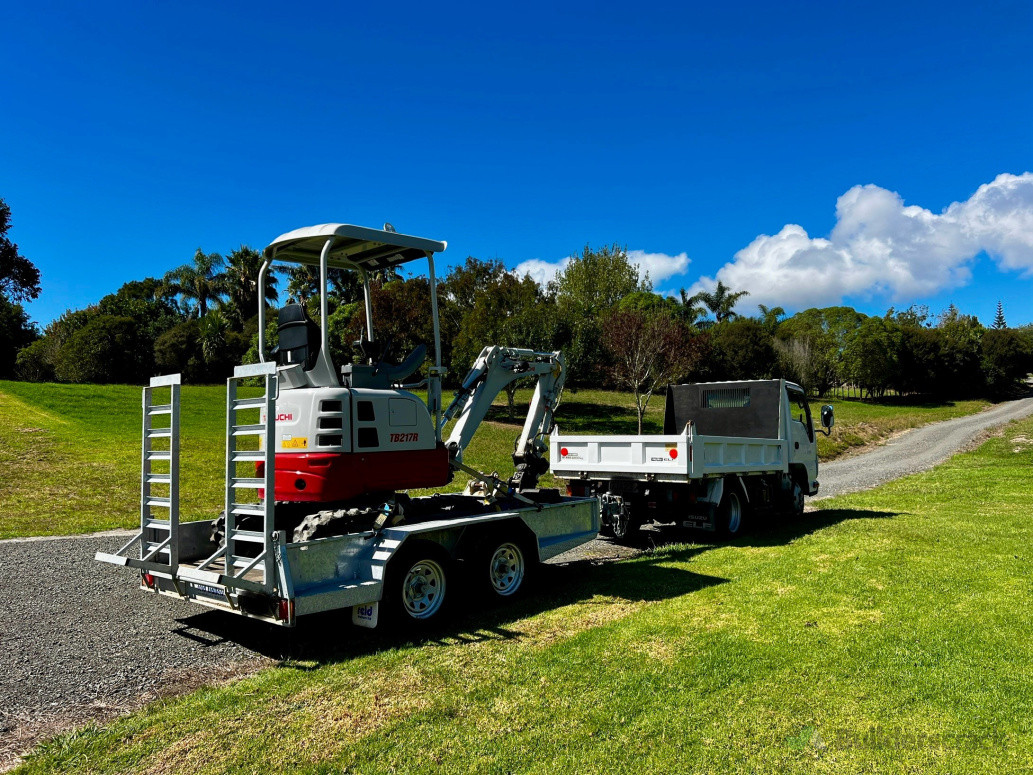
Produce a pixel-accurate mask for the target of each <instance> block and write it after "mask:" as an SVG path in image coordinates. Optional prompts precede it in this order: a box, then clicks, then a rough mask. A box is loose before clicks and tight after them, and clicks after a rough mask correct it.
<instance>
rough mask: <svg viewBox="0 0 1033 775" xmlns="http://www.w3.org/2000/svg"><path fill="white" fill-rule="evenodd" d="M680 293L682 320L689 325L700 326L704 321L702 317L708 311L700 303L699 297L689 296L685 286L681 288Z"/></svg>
mask: <svg viewBox="0 0 1033 775" xmlns="http://www.w3.org/2000/svg"><path fill="white" fill-rule="evenodd" d="M680 293H681V304H682V310H681V313H682V314H681V316H682V321H683V322H684V323H685V325H687V326H699V325H700V324H701V323H702V322H703V321H702V320H701V318H703V316H704V315H706V314H707V313H706V311H705V310H704V309H703V308H702V307H701V306H700V305H699V299H698V298H696V296H689V294H687V293H686V292H685V289H684V288H682V289H681V291H680Z"/></svg>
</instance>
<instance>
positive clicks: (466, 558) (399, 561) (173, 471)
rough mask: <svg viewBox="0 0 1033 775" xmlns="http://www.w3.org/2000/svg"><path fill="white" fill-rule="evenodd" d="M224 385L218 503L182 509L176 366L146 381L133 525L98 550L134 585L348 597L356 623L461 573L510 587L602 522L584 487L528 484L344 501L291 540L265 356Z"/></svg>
mask: <svg viewBox="0 0 1033 775" xmlns="http://www.w3.org/2000/svg"><path fill="white" fill-rule="evenodd" d="M245 380H250V381H252V382H254V381H256V380H257V381H259V382H261V383H262V386H263V387H262V390H261V395H242V394H243V393H247V392H249V391H246V390H242V389H241V383H242V382H244V381H245ZM227 388H228V389H227V403H226V410H227V422H226V440H227V444H226V478H225V511H224V513H223V515H222V516H220V517H219V518H218V519H210V520H201V521H192V522H182V521H181V520H180V510H179V484H180V476H179V469H180V466H179V462H180V461H179V451H180V429H179V416H180V377H179V375H178V374H177V375H171V376H167V377H156V378H154V379H152V380H151V382H150V385H149V386H148V387H146V388H144V390H143V448H142V456H141V505H140V529H139V531H138V532H137V533H136V534H135V535H134V536H133V538H132V539H131V540H130V541H128V542H127V543H126V544H125V545H123V546H122V547H121V548H119V549H118V550H117V551H115V552H112V553H104V552H98V553H97V555H96V559H97V560H98V561H101V562H106V563H111V564H114V565H118V566H122V567H129V568H134V569H136V570H138V571H139V572H140V578H141V581H140V587H141V589H143V590H145V591H148V592H152V593H156V594H161V595H166V596H169V597H175V598H178V599H180V600H185V601H188V602H192V603H196V604H198V605H201V606H204V607H206V608H212V609H217V610H222V611H226V612H228V613H233V614H237V615H240V616H246V617H251V618H257V619H262V620H264V621H267V622H270V623H273V624H276V625H280V626H285V627H293V626H294V625H296V623H297V621H298V618H299V617H302V616H305V615H308V614H312V613H317V612H322V611H332V610H350V614H351V619H352V621H353V623H355V624H357V625H359V626H363V627H375V626H377V624H378V623H380V622H381V620H382V619H392V620H394V621H396V622H402V623H410V624H419V623H422V622H426V621H430V620H433V619H435V618H437V617H438V616H439V615H440V613H441V611H442V610H443V609H444V608H445V607H446V604H447V603H449V602H450V601H451V599H452V598H453V597H455V592H456V587H457V586H459V585H460V584H459V578H460V574H462V576H463V578H462V580H463V582H464V583H463V586H467V583H466V582H469V583H470V584H473V585H480V586H482V587H483V588H484V590H485V591H486V592H487V593H488V594H489V595H490V596H492V597H495V598H503V599H504V598H508V597H511V596H513V595H515V594H517V593H518V592H519V591H520V590H521V589H522V588H523V587H524V581H525V579H526V577H527V574H528V572H529V570H530V569H531V567H532V566H533V565H534V564H535V563H537V562H540V561H543V560H546V559H549V558H551V557H555V556H556V555H558V554H561V553H563V552H565V551H567V550H569V549H572V548H574V547H576V546H578V545H580V544H583V543H586V542H588V541H591V540H592V539H594V538H595V537H596V535H597V534H598V532H599V527H600V522H599V502H598V500H597V499H596V498H595V497H564V496H561V495H560V494H559V493H558V492H557V491H555V490H525V491H523V492H520V493H510V494H509V495H505V496H502V497H484V496H479V495H464V494H443V495H431V496H425V497H419V498H411V499H404V504H405V505H404V508H398V507H397V504H396V506H395V508H393V509H386V508H385V509H384V510H382V511H377V509H376V508H368V509H365V510H362V509H351V510H349V511H348V513H347V514H342V515H340V516H341V519H340V520H338V522H339V524H342V525H348V526H349V528H350V529H348V530H345V531H343V532H342V533H341V534H340V535H330V536H326V537H322V538H315V539H313V540H307V541H294V540H292V531H291V530H290V528H289V527H287V525H288V524H289V523H290V520H291V519H293V520H294V521H295V522H296V520H297V504H292V505H293V506H294V507H295V508H294V509H293V512H294V513H293V516H292V514H290V513H285V510H284V508H283V504H279V505H278V504H277V503H275V502H274V501H273V499H272V498H273V493H274V492H275V485H274V472H275V465H274V459H273V458H274V452H275V449H276V445H275V443H274V440H275V439H276V435H275V434H276V412H275V400H276V397H277V393H278V390H277V388H278V385H277V371H276V367H275V365H274V364H264V363H263V364H255V365H249V366H241V367H238V368H237V369H236V370H235V372H234V376H233V377H232V378H230V379H229V380H228V382H227ZM250 392H256V393H257V392H259V391H250ZM159 394H162V399H161V400H160V401H159V400H158V399H157V396H158V395H159ZM256 415H257V416H256ZM256 440H257V443H256ZM256 464H257V465H256ZM248 494H250V495H251V497H250V498H249V497H247V496H248ZM353 511H354V512H355V513H354V514H352V512H353Z"/></svg>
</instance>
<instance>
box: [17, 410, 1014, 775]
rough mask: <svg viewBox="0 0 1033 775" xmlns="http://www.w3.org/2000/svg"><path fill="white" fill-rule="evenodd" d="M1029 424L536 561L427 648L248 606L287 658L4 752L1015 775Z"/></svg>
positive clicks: (317, 767) (340, 763)
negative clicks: (629, 546)
mask: <svg viewBox="0 0 1033 775" xmlns="http://www.w3.org/2000/svg"><path fill="white" fill-rule="evenodd" d="M1030 439H1033V420H1027V421H1023V422H1022V423H1018V424H1013V425H1012V426H1010V427H1008V428H1007V429H1006V431H1005V432H1004V434H1003V435H1002V436H1001V437H998V438H994V439H992V440H990V441H989V442H988V443H986V444H984V445H983V446H982V447H981V448H980V449H978V450H977V451H975V452H972V453H968V454H964V455H960V456H958V457H956V458H954V459H953V460H951V461H950V462H948V463H946V464H944V465H942V466H940V467H938V468H936V469H934V470H933V471H930V472H927V473H924V474H921V475H917V476H912V477H909V478H907V479H903V480H899V481H897V482H895V483H892V484H890V485H887V486H884V487H881V488H878V489H877V490H874V491H870V492H867V493H862V494H854V495H850V496H845V497H841V498H838V499H835V500H832V501H826V502H823V503H822V504H821V505H822V508H821V509H820V510H819V511H816V512H813V513H809V514H808V515H806V517H805V518H804V519H803V520H801V521H799V522H794V523H788V524H783V525H781V526H777V527H774V528H772V529H770V530H768V531H767V532H763V533H760V534H757V535H753V536H745V537H743V538H741V539H739V540H737V541H735V542H733V543H731V544H727V545H710V544H681V545H671V546H667V547H664V548H661V549H658V550H655V551H653V552H649V553H647V554H645V555H643V556H641V557H639V558H637V559H634V560H631V561H625V562H620V563H611V564H605V565H593V564H591V563H587V562H586V563H580V564H577V565H573V566H567V567H551V568H547V569H545V571H544V576H543V578H541V579H540V580H539V584H538V589H537V591H536V592H535V594H533V595H532V596H530V597H528V598H526V599H525V600H523V601H521V602H518V603H517V604H516V605H514V606H512V607H509V608H501V609H497V610H493V611H488V612H485V611H481V610H479V609H477V608H474V607H471V608H470V609H468V610H467V611H465V612H460V614H459V616H458V618H457V620H456V621H454V622H453V623H452V624H451V625H447V626H444V627H442V628H441V629H440V630H439V631H437V632H435V633H433V634H431V635H430V636H429V637H427V638H425V639H423V640H421V641H419V642H415V643H407V642H405V641H404V640H399V639H397V638H396V639H391V638H389V637H387V636H383V635H379V634H376V633H368V632H366V631H358V630H353V629H348V628H346V627H344V626H343V625H342V622H341V620H342V619H343V618H344V617H339V616H338V617H334V616H326V617H321V618H319V619H318V621H312V622H310V625H309V626H308V627H307V628H306V629H302V630H301V631H299V632H297V633H294V634H292V635H291V637H290V638H289V639H287V638H286V637H285V638H284V639H283V640H279V641H277V640H272V639H271V638H272V635H271V634H270V632H269V631H268V630H264V629H263V630H258V629H254V628H251V629H249V628H248V627H247V626H246V623H241V624H240V625H239V627H236V626H235V635H234V637H238V638H240V639H242V640H244V641H245V642H248V643H249V644H251V645H253V646H255V647H256V648H259V649H261V650H264V651H265V652H266V653H272V654H276V653H289V654H291V658H289V659H287V660H286V661H284V662H283V663H282V665H281V666H280V667H277V668H273V669H270V670H266V671H264V672H262V673H260V674H258V675H256V676H253V677H250V678H246V679H243V680H240V681H237V682H235V683H232V684H229V685H226V686H222V687H217V688H209V689H204V690H202V691H199V692H196V693H193V694H190V695H187V696H184V697H180V698H177V699H173V700H168V701H163V702H158V703H154V704H152V705H151V706H150V707H148V708H147V709H146V710H144V711H142V712H137V713H135V714H132V715H129V716H127V717H124V718H122V719H119V720H117V721H115V722H114V723H112V724H110V725H108V726H94V727H88V728H86V729H83V730H80V731H77V732H75V733H71V734H68V735H64V736H62V737H59V738H57V739H56V740H54V741H52V742H50V743H48V744H46V745H44V746H43V747H42V748H40V749H39V750H38V751H37V752H36V754H35V755H34V756H33V757H32V759H31V760H30V762H29V763H28V764H26V765H25V766H23V767H22V768H21V769H20V770H18V772H19V773H24V774H25V775H27V774H28V773H51V772H67V771H76V772H96V773H108V772H111V773H114V772H129V771H132V772H162V773H172V772H183V773H188V772H189V773H193V772H279V771H291V772H311V773H325V772H345V771H347V772H405V773H410V772H411V773H423V772H426V773H431V772H439V771H444V772H484V773H504V772H528V773H552V772H572V773H574V772H617V773H620V772H627V773H641V772H685V771H698V772H715V773H716V772H744V773H745V772H786V773H795V772H799V773H813V772H826V773H856V772H894V773H896V772H923V773H926V772H943V773H957V772H965V773H994V774H995V775H996V774H997V773H1002V772H1028V771H1029V768H1030V767H1031V765H1033V721H1031V720H1033V641H1031V640H1030V638H1029V633H1028V628H1029V621H1028V614H1027V612H1028V609H1029V590H1030V584H1031V582H1033V564H1031V563H1033V556H1031V554H1030V550H1029V547H1030V546H1031V545H1033V521H1031V520H1030V517H1029V515H1030V504H1031V498H1033V495H1031V493H1033V469H1031V467H1030V453H1031V451H1033V442H1031V441H1030Z"/></svg>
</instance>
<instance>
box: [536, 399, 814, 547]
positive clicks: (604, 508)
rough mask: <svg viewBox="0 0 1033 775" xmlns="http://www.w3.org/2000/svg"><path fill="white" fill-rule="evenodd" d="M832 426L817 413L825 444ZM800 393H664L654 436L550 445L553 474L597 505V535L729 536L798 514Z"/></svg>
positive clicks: (802, 441) (804, 437)
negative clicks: (681, 532)
mask: <svg viewBox="0 0 1033 775" xmlns="http://www.w3.org/2000/svg"><path fill="white" fill-rule="evenodd" d="M833 422H834V417H833V410H832V407H831V406H823V407H822V409H821V426H822V431H821V432H824V433H825V434H828V433H829V432H830V429H831V428H832V424H833ZM814 434H815V429H814V426H813V424H812V422H811V410H810V406H809V405H808V403H807V399H806V396H805V394H804V391H803V388H801V387H800V386H799V385H796V384H794V383H792V382H786V381H785V380H779V379H774V380H751V381H741V382H706V383H697V384H690V385H672V386H670V388H669V389H668V393H667V406H666V409H665V413H664V432H663V434H662V435H642V436H566V435H563V434H562V433H560V430H559V428H555V429H554V430H553V433H552V435H551V437H550V447H551V450H550V460H551V463H552V471H553V474H555V475H556V476H558V477H561V478H564V479H566V480H568V487H569V490H570V493H571V494H572V495H576V496H586V495H594V496H596V497H597V498H598V499H599V502H600V509H601V520H602V531H603V533H605V534H607V535H610V536H612V537H614V538H616V539H617V540H619V541H623V540H629V539H631V538H633V536H634V535H635V532H636V531H637V530H638V528H639V527H640V526H641V525H644V524H648V523H667V524H676V525H680V526H684V527H690V528H701V529H704V530H711V531H716V532H717V533H719V534H721V535H724V536H735V535H738V534H739V533H741V532H742V531H743V529H744V528H745V526H746V524H747V522H748V520H749V519H751V518H760V517H762V516H763V515H765V514H772V513H777V512H780V511H781V512H785V511H791V512H795V513H802V512H803V506H804V496H805V495H814V494H816V493H817V492H818V447H817V443H816V440H815V435H814Z"/></svg>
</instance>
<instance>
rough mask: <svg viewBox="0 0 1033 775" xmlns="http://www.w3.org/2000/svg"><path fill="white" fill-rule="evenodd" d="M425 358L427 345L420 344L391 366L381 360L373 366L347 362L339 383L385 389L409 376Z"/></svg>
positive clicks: (348, 385) (356, 386) (347, 385)
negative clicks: (402, 359) (399, 361)
mask: <svg viewBox="0 0 1033 775" xmlns="http://www.w3.org/2000/svg"><path fill="white" fill-rule="evenodd" d="M425 360H427V345H425V344H420V345H417V346H416V349H414V350H413V351H412V352H411V353H409V355H408V357H407V358H406V359H405V360H404V361H402V362H401V363H399V364H398V365H396V366H391V365H389V364H387V363H384V362H383V361H380V362H379V363H377V364H376V365H375V366H367V365H365V364H358V363H355V364H353V363H349V364H348V365H347V366H345V367H344V368H342V369H341V384H342V385H344V386H345V387H354V388H374V389H380V390H386V389H387V388H389V387H391V385H394V384H395V383H398V382H402V381H403V380H405V379H406V378H407V377H411V376H412V375H413V374H414V373H415V372H416V370H417V369H418V368H420V366H422V365H423V362H424V361H425Z"/></svg>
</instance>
